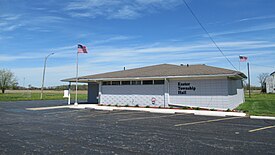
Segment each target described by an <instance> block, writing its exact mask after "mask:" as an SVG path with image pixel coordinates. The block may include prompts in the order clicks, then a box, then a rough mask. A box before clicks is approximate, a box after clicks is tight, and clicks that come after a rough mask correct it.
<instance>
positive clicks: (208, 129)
mask: <svg viewBox="0 0 275 155" xmlns="http://www.w3.org/2000/svg"><path fill="white" fill-rule="evenodd" d="M58 105H66V101H22V102H0V117H1V120H0V138H1V139H0V152H1V154H250V155H251V154H261V155H262V154H275V128H274V127H273V126H274V125H275V121H274V120H273V121H272V120H253V119H249V118H246V117H211V116H194V115H192V114H157V113H149V112H138V111H112V112H109V111H96V110H75V109H51V110H40V111H38V110H26V108H33V107H47V106H58Z"/></svg>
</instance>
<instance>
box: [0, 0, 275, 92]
mask: <svg viewBox="0 0 275 155" xmlns="http://www.w3.org/2000/svg"><path fill="white" fill-rule="evenodd" d="M186 1H187V3H188V4H189V6H190V7H191V8H192V9H193V11H194V12H195V13H196V15H197V17H198V18H199V19H200V21H201V22H202V23H203V25H204V26H205V27H206V29H207V30H208V31H209V32H210V34H211V36H212V37H213V38H214V40H215V41H216V42H217V44H218V45H219V47H220V48H221V49H222V50H223V52H224V53H225V55H226V56H227V57H228V58H229V59H230V60H231V61H232V63H233V64H234V65H235V67H236V68H239V60H238V56H239V55H245V56H248V58H249V62H250V63H251V72H252V84H253V85H259V84H258V80H257V76H258V74H259V73H263V72H267V73H271V72H272V71H274V70H275V35H274V34H275V9H274V8H275V1H274V0H237V1H232V0H222V1H221V0H186ZM78 43H82V44H84V45H86V46H87V47H88V50H89V53H88V54H81V55H79V61H80V62H79V69H80V70H79V75H90V74H95V73H102V72H107V71H114V70H121V69H123V67H126V68H127V69H130V68H135V67H141V66H146V65H153V64H160V63H171V64H181V63H182V64H207V65H212V66H217V67H224V68H229V69H234V68H233V67H232V66H231V65H230V64H229V63H228V62H227V61H226V59H225V58H224V57H223V56H222V55H221V53H219V51H218V50H217V49H216V48H215V46H214V45H213V43H212V42H211V41H210V40H209V38H208V37H207V35H206V34H205V33H204V31H203V30H202V29H201V27H200V26H199V25H198V23H197V22H196V21H195V19H194V18H193V17H192V15H191V14H190V12H188V10H187V8H186V6H185V5H184V3H183V1H182V0H83V1H80V0H72V1H69V0H58V1H54V0H48V1H44V0H35V1H33V0H24V1H21V0H0V45H1V46H0V68H5V69H10V70H11V71H12V72H14V73H15V74H16V76H17V79H18V81H19V84H20V85H23V81H24V80H23V79H24V78H25V86H27V85H28V84H31V85H32V86H37V87H40V86H41V80H42V70H43V63H44V57H45V56H46V55H48V54H49V53H51V52H54V53H55V54H54V55H52V56H50V57H49V59H48V61H47V64H48V65H47V70H46V81H45V85H46V86H54V85H60V84H66V83H62V82H60V80H61V79H64V78H68V77H74V76H75V59H76V51H77V44H78ZM241 71H243V72H244V73H246V64H245V63H242V64H241Z"/></svg>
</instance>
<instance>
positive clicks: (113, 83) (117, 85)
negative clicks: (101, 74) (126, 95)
mask: <svg viewBox="0 0 275 155" xmlns="http://www.w3.org/2000/svg"><path fill="white" fill-rule="evenodd" d="M117 82H119V83H117ZM114 83H117V84H114ZM111 85H113V86H119V85H121V82H120V81H112V84H111Z"/></svg>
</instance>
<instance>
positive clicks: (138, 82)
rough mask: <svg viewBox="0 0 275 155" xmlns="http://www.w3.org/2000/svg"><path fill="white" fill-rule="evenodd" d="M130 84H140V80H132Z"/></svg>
mask: <svg viewBox="0 0 275 155" xmlns="http://www.w3.org/2000/svg"><path fill="white" fill-rule="evenodd" d="M132 85H141V81H132Z"/></svg>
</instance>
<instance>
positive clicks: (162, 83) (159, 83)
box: [154, 80, 165, 85]
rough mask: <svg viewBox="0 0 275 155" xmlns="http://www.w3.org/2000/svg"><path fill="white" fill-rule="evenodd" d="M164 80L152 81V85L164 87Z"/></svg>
mask: <svg viewBox="0 0 275 155" xmlns="http://www.w3.org/2000/svg"><path fill="white" fill-rule="evenodd" d="M164 83H165V82H164V80H154V85H164Z"/></svg>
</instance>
